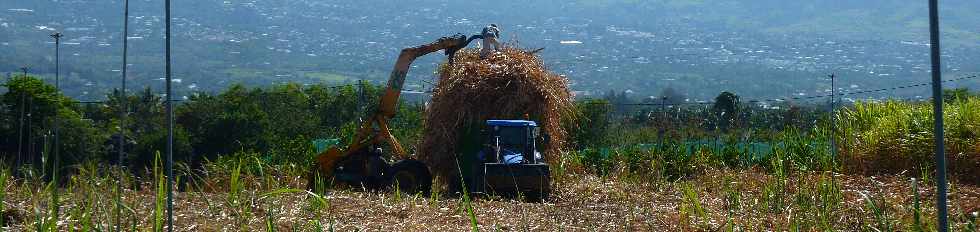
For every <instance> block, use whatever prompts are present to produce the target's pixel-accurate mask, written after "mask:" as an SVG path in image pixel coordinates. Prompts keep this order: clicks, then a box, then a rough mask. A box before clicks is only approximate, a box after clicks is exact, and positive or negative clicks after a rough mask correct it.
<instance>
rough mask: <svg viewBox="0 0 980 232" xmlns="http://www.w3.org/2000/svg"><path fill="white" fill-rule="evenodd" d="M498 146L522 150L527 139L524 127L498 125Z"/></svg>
mask: <svg viewBox="0 0 980 232" xmlns="http://www.w3.org/2000/svg"><path fill="white" fill-rule="evenodd" d="M498 135H499V136H500V146H501V147H503V148H506V149H508V150H511V151H513V152H517V153H520V152H523V151H524V145H525V143H527V142H526V139H527V128H526V127H500V131H499V134H498Z"/></svg>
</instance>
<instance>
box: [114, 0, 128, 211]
mask: <svg viewBox="0 0 980 232" xmlns="http://www.w3.org/2000/svg"><path fill="white" fill-rule="evenodd" d="M122 39H123V50H122V52H123V54H122V61H123V62H122V87H121V88H120V89H119V92H120V95H121V96H120V98H119V145H118V147H117V148H116V149H117V150H118V151H119V157H118V158H117V159H116V164H117V165H119V174H118V175H119V176H117V177H116V194H122V184H123V183H122V180H123V178H122V174H123V169H124V168H123V167H124V165H123V153H124V150H125V147H126V116H127V114H129V107H128V106H127V105H126V103H127V101H129V98H128V97H127V95H126V74H127V72H126V71H127V69H128V67H129V63H128V60H127V58H128V52H129V0H123V34H122ZM120 199H122V198H121V197H120ZM121 211H122V202H116V212H115V214H116V231H121V229H122V227H121V226H122V221H121V218H120V217H121V214H122V213H121Z"/></svg>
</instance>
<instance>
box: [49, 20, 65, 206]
mask: <svg viewBox="0 0 980 232" xmlns="http://www.w3.org/2000/svg"><path fill="white" fill-rule="evenodd" d="M61 37H63V36H62V35H61V33H60V32H55V33H54V34H51V38H54V88H55V90H57V92H56V93H55V94H57V95H60V94H61ZM55 102H56V106H55V109H59V108H61V104H60V101H55ZM60 130H61V117H58V110H55V113H54V146H53V147H54V165H52V166H51V181H53V182H54V183H58V182H60V181H59V180H58V179H59V177H58V169H60V166H59V165H61V140H60V138H59V137H60ZM53 188H55V189H57V188H58V184H55V185H54V187H53ZM52 201H53V202H54V205H59V204H58V194H57V193H55V194H54V197H52ZM52 211H53V213H54V218H58V209H54V210H52Z"/></svg>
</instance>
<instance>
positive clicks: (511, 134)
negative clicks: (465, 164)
mask: <svg viewBox="0 0 980 232" xmlns="http://www.w3.org/2000/svg"><path fill="white" fill-rule="evenodd" d="M487 127H488V133H487V138H486V141H487V142H486V144H485V145H484V147H485V148H489V149H484V150H483V151H482V152H481V153H480V154H481V155H482V156H481V157H480V159H481V160H483V161H484V163H499V164H536V163H543V162H544V159H543V157H542V156H541V152H538V150H537V145H536V143H535V141H536V139H537V138H538V134H539V131H540V130H539V128H538V125H537V123H535V122H534V121H525V120H487Z"/></svg>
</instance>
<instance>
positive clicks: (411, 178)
mask: <svg viewBox="0 0 980 232" xmlns="http://www.w3.org/2000/svg"><path fill="white" fill-rule="evenodd" d="M385 180H387V181H388V182H387V186H389V187H390V188H391V189H392V190H394V189H397V190H398V191H401V192H403V193H407V194H412V195H414V194H418V193H422V194H429V191H430V190H432V174H431V173H429V167H428V166H426V165H425V163H422V162H419V161H418V160H402V161H398V162H397V163H395V164H394V165H392V166H391V167H390V168H388V171H387V172H385Z"/></svg>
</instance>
